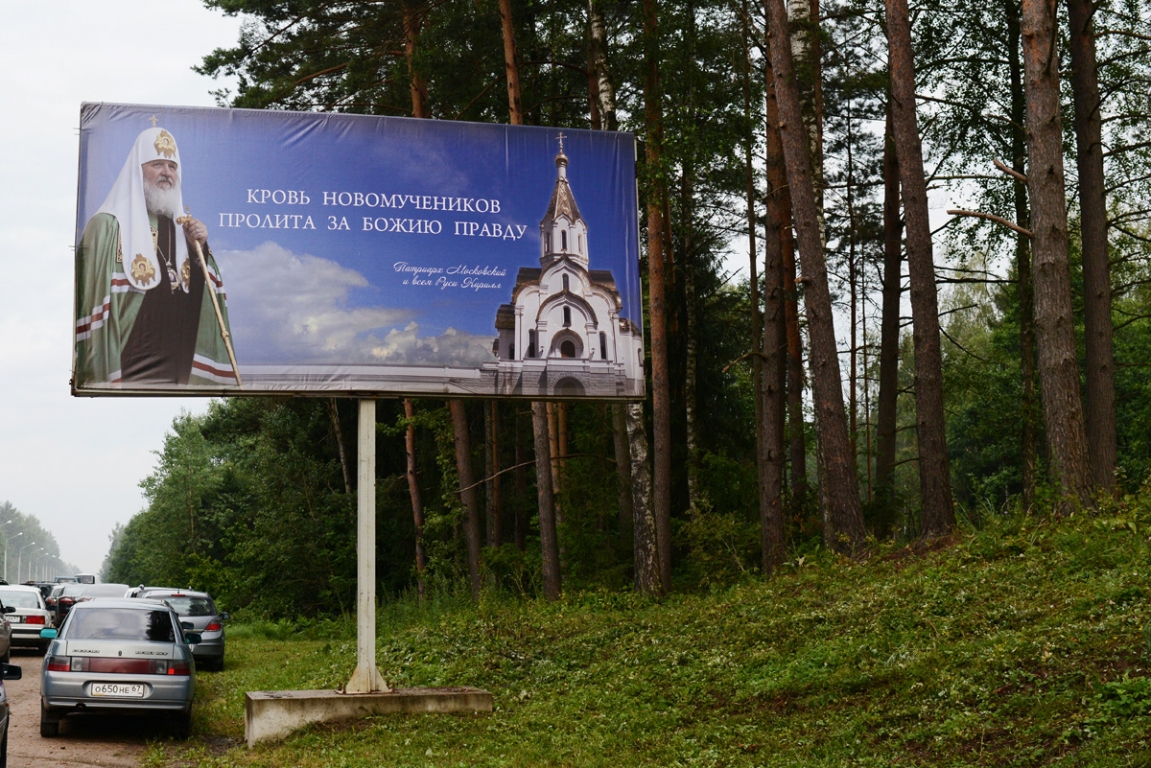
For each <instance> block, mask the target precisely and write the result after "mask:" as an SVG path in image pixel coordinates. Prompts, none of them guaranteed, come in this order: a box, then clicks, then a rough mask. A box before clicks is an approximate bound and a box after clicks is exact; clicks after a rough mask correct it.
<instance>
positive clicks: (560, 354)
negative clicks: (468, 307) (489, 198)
mask: <svg viewBox="0 0 1151 768" xmlns="http://www.w3.org/2000/svg"><path fill="white" fill-rule="evenodd" d="M558 138H559V153H558V154H557V155H556V158H555V165H556V182H555V187H554V189H553V191H552V196H551V201H550V202H549V203H548V207H547V212H546V213H545V214H544V217H543V220H542V221H541V222H540V266H539V267H521V268H520V270H519V273H518V274H517V276H516V283H515V287H514V288H513V289H512V297H511V302H510V303H508V304H503V305H501V306H500V308H499V309H498V310H497V312H496V323H495V325H496V331H497V332H498V337H497V338H496V340H495V342H494V343H493V352H494V353H495V355H496V358H497V362H493V363H488V364H486V365H485V366H484V369H485V370H484V373H485V374H488V375H490V374H492V373H494V374H495V379H496V380H495V390H496V393H497V394H500V395H524V396H539V397H580V396H585V395H590V396H598V397H628V396H630V397H634V396H637V395H642V394H643V382H644V375H643V355H644V352H643V331H642V328H641V327H640V326H639V324H637V323H633V322H631V321H630V320H629V319H628V318H626V317H623V316H622V315H621V314H620V313H621V311H622V308H623V302H622V301H621V298H620V292H619V290H618V289H617V288H616V283H615V278H614V276H613V275H612V273H611V270H607V269H591V266H590V265H591V259H590V256H589V253H590V246H589V242H588V225H587V222H586V221H584V219H583V217H582V216H581V215H580V211H579V206H577V205H576V200H575V195H574V194H573V193H572V189H571V185H570V184H569V183H568V178H567V168H568V157H567V155H565V154H564V149H563V139H564V136H563V134H560V135H559V137H558Z"/></svg>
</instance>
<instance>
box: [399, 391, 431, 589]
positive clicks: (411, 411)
mask: <svg viewBox="0 0 1151 768" xmlns="http://www.w3.org/2000/svg"><path fill="white" fill-rule="evenodd" d="M415 417H416V410H415V406H413V404H412V401H411V400H410V399H408V398H406V397H405V398H404V418H405V419H407V421H408V426H407V428H406V429H405V430H404V450H405V453H406V454H407V459H408V472H407V475H408V496H409V497H410V498H411V500H412V522H414V523H415V527H416V594H417V596H418V598H419V601H420V602H421V603H422V602H423V601H424V598H425V596H426V591H427V585H426V584H425V582H424V570H425V569H426V568H427V567H428V556H427V553H426V552H424V503H423V500H422V499H421V498H420V483H419V479H418V478H417V476H416V425H415V423H414V421H413V419H415Z"/></svg>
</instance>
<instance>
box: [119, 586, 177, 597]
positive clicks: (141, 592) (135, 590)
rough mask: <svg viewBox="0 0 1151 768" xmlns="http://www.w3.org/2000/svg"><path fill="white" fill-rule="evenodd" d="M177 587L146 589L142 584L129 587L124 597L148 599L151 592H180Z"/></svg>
mask: <svg viewBox="0 0 1151 768" xmlns="http://www.w3.org/2000/svg"><path fill="white" fill-rule="evenodd" d="M179 591H180V590H179V589H177V588H176V587H145V586H144V585H143V584H141V585H140V586H138V587H129V588H128V591H126V592H125V593H124V597H147V596H148V593H149V592H179Z"/></svg>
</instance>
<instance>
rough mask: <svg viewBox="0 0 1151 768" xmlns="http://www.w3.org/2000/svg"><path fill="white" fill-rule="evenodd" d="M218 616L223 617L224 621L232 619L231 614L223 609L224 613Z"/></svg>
mask: <svg viewBox="0 0 1151 768" xmlns="http://www.w3.org/2000/svg"><path fill="white" fill-rule="evenodd" d="M220 618H221V619H223V620H224V621H231V620H232V614H230V613H228V612H227V611H225V612H224V613H221V614H220Z"/></svg>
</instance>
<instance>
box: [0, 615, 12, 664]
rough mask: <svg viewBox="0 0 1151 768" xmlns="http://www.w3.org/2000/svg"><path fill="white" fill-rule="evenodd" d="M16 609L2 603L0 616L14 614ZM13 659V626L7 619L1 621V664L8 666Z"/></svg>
mask: <svg viewBox="0 0 1151 768" xmlns="http://www.w3.org/2000/svg"><path fill="white" fill-rule="evenodd" d="M15 610H16V609H15V608H9V607H8V606H6V605H4V604H3V603H0V614H4V615H5V616H7V614H9V613H12V612H13V611H15ZM11 658H12V625H11V624H9V623H8V620H7V619H6V618H4V619H0V664H7V663H8V660H9V659H11Z"/></svg>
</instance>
